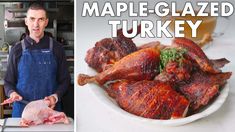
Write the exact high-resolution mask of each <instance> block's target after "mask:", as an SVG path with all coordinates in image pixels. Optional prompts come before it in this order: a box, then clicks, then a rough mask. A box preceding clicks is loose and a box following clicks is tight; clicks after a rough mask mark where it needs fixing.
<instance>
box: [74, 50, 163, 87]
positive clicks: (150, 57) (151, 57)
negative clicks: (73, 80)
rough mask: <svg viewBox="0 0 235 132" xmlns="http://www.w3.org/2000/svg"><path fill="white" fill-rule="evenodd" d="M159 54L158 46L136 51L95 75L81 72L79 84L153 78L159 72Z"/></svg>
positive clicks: (100, 83)
mask: <svg viewBox="0 0 235 132" xmlns="http://www.w3.org/2000/svg"><path fill="white" fill-rule="evenodd" d="M159 54H160V52H159V49H158V48H145V49H142V50H139V51H136V52H134V53H132V54H129V55H127V56H125V57H124V58H122V59H121V60H119V61H118V62H116V63H115V64H114V65H113V66H112V67H110V68H109V69H107V70H104V71H103V72H101V73H98V74H97V75H95V76H88V75H85V74H79V76H78V84H79V85H85V84H87V83H91V82H96V83H98V84H99V85H103V84H105V83H106V82H108V81H113V80H118V79H127V80H134V81H140V80H152V79H153V78H154V77H155V76H156V74H157V72H158V70H157V69H156V67H158V65H159Z"/></svg>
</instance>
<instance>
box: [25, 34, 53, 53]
mask: <svg viewBox="0 0 235 132" xmlns="http://www.w3.org/2000/svg"><path fill="white" fill-rule="evenodd" d="M49 40H50V42H49V49H50V50H51V51H52V50H53V39H52V38H51V37H50V38H49ZM21 46H22V49H23V51H25V49H26V46H25V42H24V39H22V40H21Z"/></svg>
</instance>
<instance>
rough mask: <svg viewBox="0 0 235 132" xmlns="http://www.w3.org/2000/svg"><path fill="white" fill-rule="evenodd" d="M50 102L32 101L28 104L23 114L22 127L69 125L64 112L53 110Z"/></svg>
mask: <svg viewBox="0 0 235 132" xmlns="http://www.w3.org/2000/svg"><path fill="white" fill-rule="evenodd" d="M48 106H49V102H48V101H45V100H37V101H32V102H30V103H29V104H27V105H26V106H25V108H24V111H23V113H22V118H21V121H20V125H21V126H32V125H39V124H54V123H64V124H69V120H68V118H67V116H66V115H65V114H64V113H63V112H58V111H55V110H53V109H51V108H50V107H48Z"/></svg>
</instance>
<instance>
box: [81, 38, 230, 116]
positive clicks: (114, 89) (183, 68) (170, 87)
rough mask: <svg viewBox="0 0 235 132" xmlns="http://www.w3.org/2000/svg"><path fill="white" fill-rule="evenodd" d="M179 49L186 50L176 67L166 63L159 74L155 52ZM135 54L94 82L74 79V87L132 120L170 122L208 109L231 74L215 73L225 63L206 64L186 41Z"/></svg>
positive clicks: (154, 46)
mask: <svg viewBox="0 0 235 132" xmlns="http://www.w3.org/2000/svg"><path fill="white" fill-rule="evenodd" d="M107 41H110V40H107ZM179 47H180V48H184V49H186V50H187V52H186V53H185V54H184V55H183V59H182V61H181V62H180V63H179V62H178V61H169V62H168V63H167V64H166V66H165V67H164V69H163V70H162V72H161V73H160V72H159V63H160V61H161V60H160V55H161V50H164V49H165V48H179ZM137 49H138V50H137V51H133V52H132V53H129V54H128V55H123V57H120V58H119V59H113V61H112V62H111V63H112V65H111V66H109V67H108V68H102V70H101V71H102V72H100V73H98V74H97V75H95V76H89V75H85V74H79V76H78V84H79V85H85V84H87V83H97V84H98V85H99V86H101V87H103V88H105V90H106V91H107V93H108V94H109V96H111V97H112V98H114V99H115V100H116V101H117V103H118V105H119V106H120V107H121V108H122V109H124V110H126V111H127V112H130V113H132V114H135V115H138V116H142V117H146V118H153V119H172V118H182V117H184V116H185V115H190V114H191V113H195V112H197V111H199V110H200V109H201V108H203V107H205V106H206V105H208V103H209V102H210V101H212V99H213V98H215V97H216V96H217V95H218V94H219V92H220V90H221V88H222V86H223V85H224V84H225V83H226V81H227V80H228V79H229V78H230V77H231V74H232V73H231V72H222V71H221V70H220V68H222V67H223V66H224V65H225V64H227V63H229V61H228V60H227V59H225V58H221V59H215V60H210V59H209V58H208V57H207V56H206V55H205V53H204V52H203V51H202V50H201V48H200V47H199V46H198V45H197V44H195V43H194V42H193V41H191V40H188V39H186V38H175V39H174V40H173V42H172V45H171V46H163V45H161V44H160V42H158V41H156V42H152V43H148V44H145V45H142V46H140V47H138V48H137ZM135 50H136V49H135ZM117 52H119V51H117ZM120 54H121V53H120ZM101 63H103V62H101ZM88 64H89V63H88ZM104 64H105V65H106V64H107V63H106V62H105V63H104ZM89 66H90V64H89ZM110 82H111V83H110ZM105 84H108V85H105Z"/></svg>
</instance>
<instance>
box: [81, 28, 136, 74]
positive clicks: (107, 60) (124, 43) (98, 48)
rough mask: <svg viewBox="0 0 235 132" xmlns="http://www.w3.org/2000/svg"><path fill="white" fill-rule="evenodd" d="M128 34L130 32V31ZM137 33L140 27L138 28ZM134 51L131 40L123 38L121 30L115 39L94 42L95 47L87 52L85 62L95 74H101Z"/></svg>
mask: <svg viewBox="0 0 235 132" xmlns="http://www.w3.org/2000/svg"><path fill="white" fill-rule="evenodd" d="M128 32H132V29H130V30H129V31H128ZM139 33H140V25H139V26H138V34H139ZM135 51H137V47H136V45H135V43H134V42H133V41H132V38H127V37H125V36H124V35H123V34H122V29H119V30H118V31H117V37H116V38H105V39H102V40H100V41H98V42H96V44H95V47H93V48H91V49H89V50H88V51H87V54H86V58H85V61H86V62H87V64H88V65H89V66H90V67H92V68H94V69H95V70H96V71H97V72H102V71H104V70H106V69H108V68H109V67H111V66H112V65H113V64H114V63H115V62H117V61H118V60H120V59H121V58H123V57H124V56H126V55H128V54H130V53H132V52H135Z"/></svg>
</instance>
